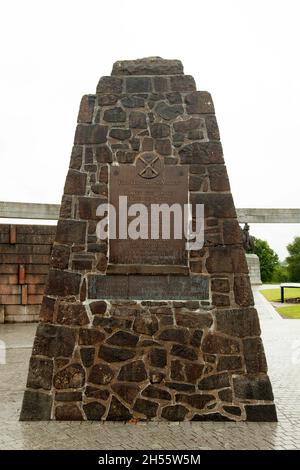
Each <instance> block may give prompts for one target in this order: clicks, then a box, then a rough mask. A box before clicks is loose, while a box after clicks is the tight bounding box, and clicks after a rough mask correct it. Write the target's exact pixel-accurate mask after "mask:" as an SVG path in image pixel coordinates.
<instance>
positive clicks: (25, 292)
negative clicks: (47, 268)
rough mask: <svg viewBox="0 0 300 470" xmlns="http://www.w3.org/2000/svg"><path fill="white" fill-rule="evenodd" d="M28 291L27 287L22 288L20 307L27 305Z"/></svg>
mask: <svg viewBox="0 0 300 470" xmlns="http://www.w3.org/2000/svg"><path fill="white" fill-rule="evenodd" d="M27 300H28V289H27V286H25V285H24V286H22V300H21V303H22V305H27V303H28V301H27Z"/></svg>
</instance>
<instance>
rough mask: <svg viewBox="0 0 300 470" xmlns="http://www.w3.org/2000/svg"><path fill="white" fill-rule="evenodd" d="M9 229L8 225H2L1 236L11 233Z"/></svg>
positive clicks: (0, 226)
mask: <svg viewBox="0 0 300 470" xmlns="http://www.w3.org/2000/svg"><path fill="white" fill-rule="evenodd" d="M9 227H10V226H9V225H8V224H0V234H3V233H9Z"/></svg>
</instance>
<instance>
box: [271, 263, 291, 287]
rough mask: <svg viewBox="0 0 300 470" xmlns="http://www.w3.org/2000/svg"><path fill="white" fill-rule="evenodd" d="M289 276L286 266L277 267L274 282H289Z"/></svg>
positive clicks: (273, 277) (279, 265)
mask: <svg viewBox="0 0 300 470" xmlns="http://www.w3.org/2000/svg"><path fill="white" fill-rule="evenodd" d="M288 280H289V274H288V270H287V266H286V265H285V264H278V265H277V266H275V269H274V272H273V276H272V282H276V284H278V283H281V282H288Z"/></svg>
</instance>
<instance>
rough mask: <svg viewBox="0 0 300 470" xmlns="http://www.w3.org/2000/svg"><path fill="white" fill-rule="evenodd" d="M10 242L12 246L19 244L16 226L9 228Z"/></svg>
mask: <svg viewBox="0 0 300 470" xmlns="http://www.w3.org/2000/svg"><path fill="white" fill-rule="evenodd" d="M9 242H10V243H11V244H14V243H16V242H17V228H16V226H15V225H11V226H10V228H9Z"/></svg>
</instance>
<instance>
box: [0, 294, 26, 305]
mask: <svg viewBox="0 0 300 470" xmlns="http://www.w3.org/2000/svg"><path fill="white" fill-rule="evenodd" d="M20 303H21V295H5V294H4V295H0V305H1V304H2V305H19V304H20Z"/></svg>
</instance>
